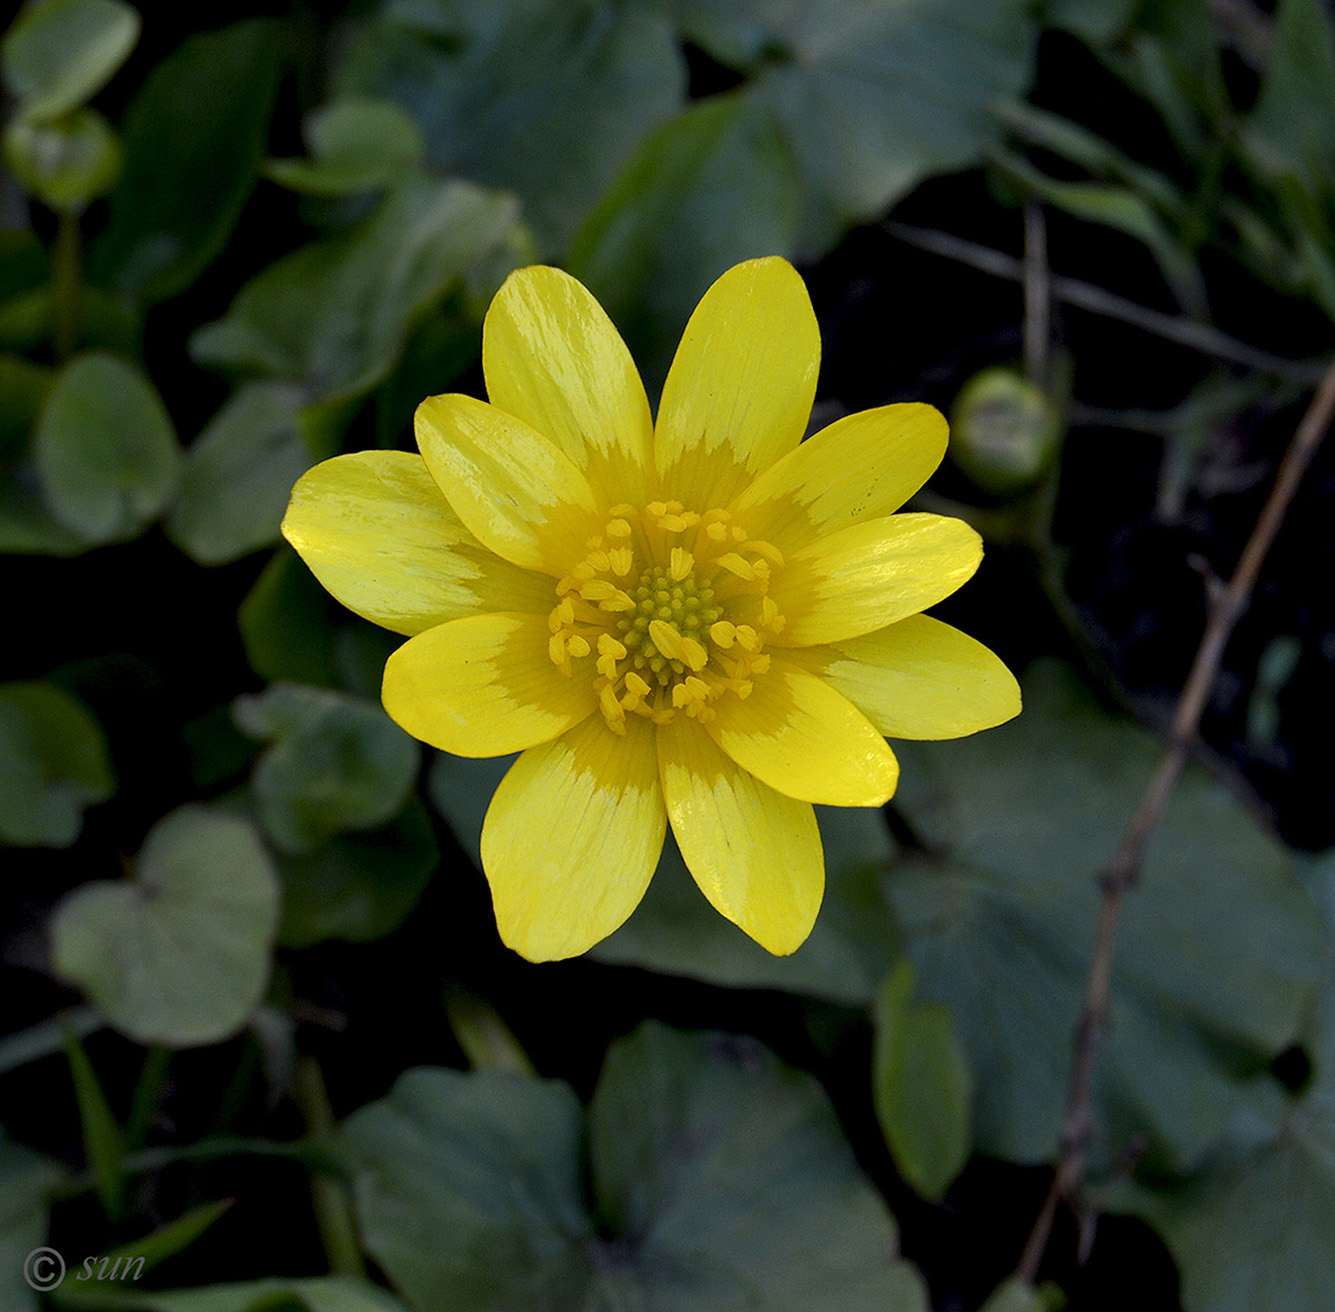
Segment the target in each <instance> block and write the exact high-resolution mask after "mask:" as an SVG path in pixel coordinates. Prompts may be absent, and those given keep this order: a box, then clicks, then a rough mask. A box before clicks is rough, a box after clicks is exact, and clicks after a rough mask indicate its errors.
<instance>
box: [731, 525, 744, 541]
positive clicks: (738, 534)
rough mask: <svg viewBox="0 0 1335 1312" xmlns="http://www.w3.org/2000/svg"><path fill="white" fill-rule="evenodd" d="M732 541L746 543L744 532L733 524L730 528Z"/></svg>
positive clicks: (739, 526)
mask: <svg viewBox="0 0 1335 1312" xmlns="http://www.w3.org/2000/svg"><path fill="white" fill-rule="evenodd" d="M732 540H733V541H734V542H745V541H746V530H745V529H744V528H743V527H742V526H741V525H740V524H734V525H733V526H732Z"/></svg>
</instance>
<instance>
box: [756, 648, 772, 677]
mask: <svg viewBox="0 0 1335 1312" xmlns="http://www.w3.org/2000/svg"><path fill="white" fill-rule="evenodd" d="M769 659H770V658H769V654H768V653H761V655H759V656H757V657H756V658H755V659H754V660H752V662H751V673H752V674H765V673H767V672H768V671H769Z"/></svg>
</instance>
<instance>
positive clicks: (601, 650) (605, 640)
mask: <svg viewBox="0 0 1335 1312" xmlns="http://www.w3.org/2000/svg"><path fill="white" fill-rule="evenodd" d="M598 654H599V655H600V656H609V655H610V656H615V657H616V658H617V660H621V659H622V657H624V656H625V654H626V644H625V643H624V642H618V641H617V640H616V639H615V638H614V637H613V636H612V635H611V634H610V633H600V634H599V635H598Z"/></svg>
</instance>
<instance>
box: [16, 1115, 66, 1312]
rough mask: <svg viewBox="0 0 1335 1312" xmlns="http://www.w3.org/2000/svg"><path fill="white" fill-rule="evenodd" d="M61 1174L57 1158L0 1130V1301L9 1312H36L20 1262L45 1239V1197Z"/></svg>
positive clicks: (34, 1301) (63, 1174)
mask: <svg viewBox="0 0 1335 1312" xmlns="http://www.w3.org/2000/svg"><path fill="white" fill-rule="evenodd" d="M65 1177H66V1172H65V1169H64V1167H62V1166H61V1165H60V1164H59V1163H58V1162H54V1161H52V1160H51V1159H50V1158H48V1157H43V1156H41V1155H40V1154H38V1153H35V1152H32V1151H31V1150H30V1149H28V1148H24V1147H21V1146H20V1145H19V1144H16V1143H14V1142H13V1140H11V1139H8V1138H6V1137H5V1135H4V1133H3V1131H0V1301H2V1302H3V1305H4V1306H5V1307H6V1308H7V1309H11V1310H12V1312H37V1295H36V1294H35V1293H34V1292H33V1290H32V1288H31V1287H30V1286H29V1284H28V1282H27V1281H26V1280H25V1279H24V1269H25V1268H24V1263H25V1261H26V1260H27V1259H28V1257H29V1256H30V1255H31V1254H32V1252H33V1250H34V1249H36V1248H38V1247H39V1246H40V1245H41V1244H42V1243H43V1241H44V1240H45V1239H46V1220H47V1206H48V1199H49V1197H50V1195H51V1193H52V1192H53V1191H54V1190H55V1189H56V1188H57V1187H58V1186H59V1185H61V1184H63V1183H64V1181H65ZM43 1270H44V1268H39V1270H38V1272H37V1273H36V1274H39V1275H40V1274H42V1271H43Z"/></svg>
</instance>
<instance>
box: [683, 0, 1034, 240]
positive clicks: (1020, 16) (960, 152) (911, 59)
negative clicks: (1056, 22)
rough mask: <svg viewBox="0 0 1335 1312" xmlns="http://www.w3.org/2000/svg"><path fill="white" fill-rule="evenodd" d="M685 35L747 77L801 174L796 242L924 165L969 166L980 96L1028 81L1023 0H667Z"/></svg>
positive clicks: (989, 134)
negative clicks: (741, 66)
mask: <svg viewBox="0 0 1335 1312" xmlns="http://www.w3.org/2000/svg"><path fill="white" fill-rule="evenodd" d="M676 9H677V12H678V13H679V14H680V15H681V18H682V22H683V24H684V26H685V28H686V31H687V33H688V34H689V35H690V36H691V37H692V38H693V39H694V40H696V41H698V42H699V43H700V44H701V45H702V46H704V48H705V49H706V50H708V51H709V52H710V53H711V54H714V55H715V57H716V58H719V59H720V60H721V61H722V62H723V63H725V64H731V65H732V66H734V67H736V66H738V63H739V57H740V58H741V59H744V61H745V66H746V67H747V69H748V71H750V72H751V73H752V74H753V76H752V80H751V82H750V84H749V85H748V87H747V88H746V95H747V96H748V97H753V98H754V99H755V100H757V101H758V102H759V103H761V104H764V105H766V106H767V107H768V108H769V109H770V110H771V111H772V112H773V113H774V115H775V116H776V117H777V119H778V121H779V123H780V124H781V125H782V130H783V133H784V136H785V138H786V139H787V141H788V144H789V147H790V149H791V150H792V153H793V155H794V156H795V157H796V160H797V163H798V169H799V172H800V174H801V176H802V179H803V183H804V192H805V197H806V207H805V217H804V221H803V225H802V226H803V230H802V244H803V245H804V246H806V247H809V248H814V249H817V250H824V249H825V248H827V247H828V246H829V245H830V244H831V243H832V242H833V240H834V239H835V237H837V236H838V235H839V233H840V231H841V230H842V229H843V227H845V226H846V225H847V224H848V223H850V222H856V221H858V220H863V219H868V218H870V217H872V216H873V215H876V214H879V213H881V212H882V211H884V210H885V209H886V208H887V207H888V206H889V205H890V204H891V203H892V202H893V201H894V200H896V199H897V198H898V197H900V196H902V195H903V194H904V193H905V192H907V191H908V190H909V189H910V188H911V187H913V186H914V185H915V184H916V183H918V182H920V181H921V180H922V179H923V178H924V177H927V176H929V175H931V174H935V173H944V172H947V171H949V170H951V169H958V168H963V167H967V166H968V165H969V164H972V163H974V162H975V161H976V160H977V159H978V156H979V152H980V149H981V147H982V146H983V144H984V143H985V142H987V141H988V140H989V139H991V138H993V137H994V135H995V125H994V124H993V123H992V122H991V121H990V119H989V115H988V107H989V105H990V104H991V102H992V101H994V100H997V99H999V98H1003V97H1007V96H1013V95H1016V94H1017V93H1019V92H1020V91H1022V90H1023V88H1024V87H1025V86H1026V85H1027V84H1028V81H1029V68H1030V62H1031V56H1032V49H1033V45H1034V41H1035V37H1036V32H1035V29H1034V28H1033V26H1032V25H1031V23H1030V21H1029V6H1028V5H1027V4H1025V3H1023V2H1022V0H1000V2H998V0H906V2H902V3H897V4H884V3H880V0H851V2H850V0H813V2H812V3H806V4H786V5H770V4H766V3H765V0H677V4H676Z"/></svg>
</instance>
